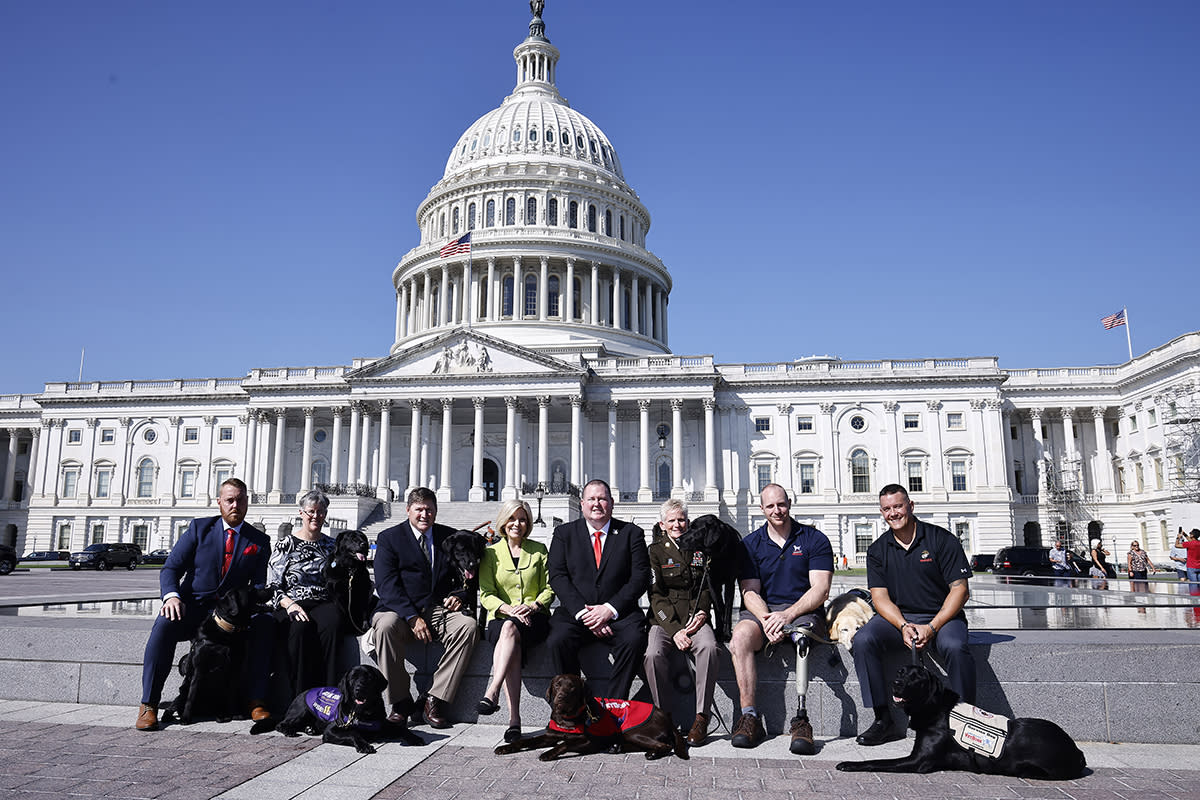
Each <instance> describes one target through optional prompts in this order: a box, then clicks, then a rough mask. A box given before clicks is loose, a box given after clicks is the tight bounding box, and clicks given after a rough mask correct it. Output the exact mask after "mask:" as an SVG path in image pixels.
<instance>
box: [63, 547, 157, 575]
mask: <svg viewBox="0 0 1200 800" xmlns="http://www.w3.org/2000/svg"><path fill="white" fill-rule="evenodd" d="M141 560H142V548H140V547H138V546H137V545H136V544H132V543H130V542H100V543H98V544H89V545H88V546H87V547H85V548H83V552H81V553H71V569H83V568H84V567H87V568H88V569H91V568H92V567H95V568H96V569H112V568H113V567H125V568H126V569H133V568H134V567H136V566H137V565H138V562H140V561H141Z"/></svg>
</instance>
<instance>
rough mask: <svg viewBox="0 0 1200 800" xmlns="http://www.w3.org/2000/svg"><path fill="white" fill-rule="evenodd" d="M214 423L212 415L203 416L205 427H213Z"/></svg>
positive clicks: (214, 419) (214, 417)
mask: <svg viewBox="0 0 1200 800" xmlns="http://www.w3.org/2000/svg"><path fill="white" fill-rule="evenodd" d="M216 421H217V418H216V416H215V415H213V414H206V415H205V416H204V424H205V425H214V424H216Z"/></svg>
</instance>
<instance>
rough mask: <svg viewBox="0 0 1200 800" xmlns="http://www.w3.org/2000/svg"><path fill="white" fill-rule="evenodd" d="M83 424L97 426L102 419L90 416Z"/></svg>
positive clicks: (90, 426) (10, 431) (10, 430)
mask: <svg viewBox="0 0 1200 800" xmlns="http://www.w3.org/2000/svg"><path fill="white" fill-rule="evenodd" d="M83 424H84V425H87V426H88V427H89V428H95V427H96V426H97V425H99V424H100V420H98V419H96V418H95V417H88V418H87V419H85V420H84V421H83ZM9 433H12V429H9Z"/></svg>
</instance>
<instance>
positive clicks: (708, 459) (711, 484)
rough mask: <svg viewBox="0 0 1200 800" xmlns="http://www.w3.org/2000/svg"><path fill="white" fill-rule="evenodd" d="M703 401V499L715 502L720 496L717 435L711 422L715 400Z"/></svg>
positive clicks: (712, 421) (715, 404) (707, 398)
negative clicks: (718, 489)
mask: <svg viewBox="0 0 1200 800" xmlns="http://www.w3.org/2000/svg"><path fill="white" fill-rule="evenodd" d="M701 402H703V403H704V473H705V474H704V501H705V502H707V503H715V502H716V501H718V500H720V499H721V497H720V495H719V494H718V493H717V435H716V425H715V424H713V423H714V420H713V411H714V410H715V409H716V407H717V401H716V400H715V399H714V398H712V397H706V398H704V400H703V401H701Z"/></svg>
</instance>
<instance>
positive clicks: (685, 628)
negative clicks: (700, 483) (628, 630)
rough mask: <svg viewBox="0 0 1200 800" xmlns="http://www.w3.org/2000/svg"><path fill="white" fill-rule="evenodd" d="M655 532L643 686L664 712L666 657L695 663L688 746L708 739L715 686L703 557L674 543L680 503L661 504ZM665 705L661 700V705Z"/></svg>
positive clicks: (682, 520)
mask: <svg viewBox="0 0 1200 800" xmlns="http://www.w3.org/2000/svg"><path fill="white" fill-rule="evenodd" d="M659 520H660V522H659V527H660V528H661V533H659V534H658V536H657V538H655V540H654V542H653V543H652V544H651V545H650V547H649V548H648V550H649V556H650V575H651V580H650V614H649V616H650V632H649V637H648V641H647V643H646V662H645V666H646V683H648V684H649V685H650V695H651V697H652V698H653V700H654V704H655V705H656V706H659V707H660V708H670V694H669V693H667V692H668V690H669V689H670V688H671V669H670V653H671V651H672V650H680V651H682V652H684V653H686V654H687V655H689V656H691V657H692V658H693V659H694V660H695V662H696V719H695V721H694V722H693V723H692V728H691V730H690V731H689V732H688V736H687V741H688V744H689V745H692V746H693V747H695V746H697V745H701V744H703V743H704V740H705V739H706V738H707V737H708V720H709V716H710V714H711V709H712V701H713V690H714V688H715V686H716V682H717V672H718V667H717V652H718V651H717V637H716V635H715V634H714V633H713V628H712V624H711V623H710V622H709V620H710V619H711V617H712V599H711V597H710V595H709V592H708V589H707V588H703V587H702V586H701V576H702V574H703V571H704V554H703V553H693V552H691V551H686V550H680V548H679V544H678V541H677V540H678V539H679V537H680V536H681V535H682V534H683V532H684V531H686V530H687V527H688V515H687V506H686V505H684V503H683V502H682V501H680V500H668V501H667V502H665V503H663V505H662V510H661V511H660V513H659ZM664 701H666V702H664Z"/></svg>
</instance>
